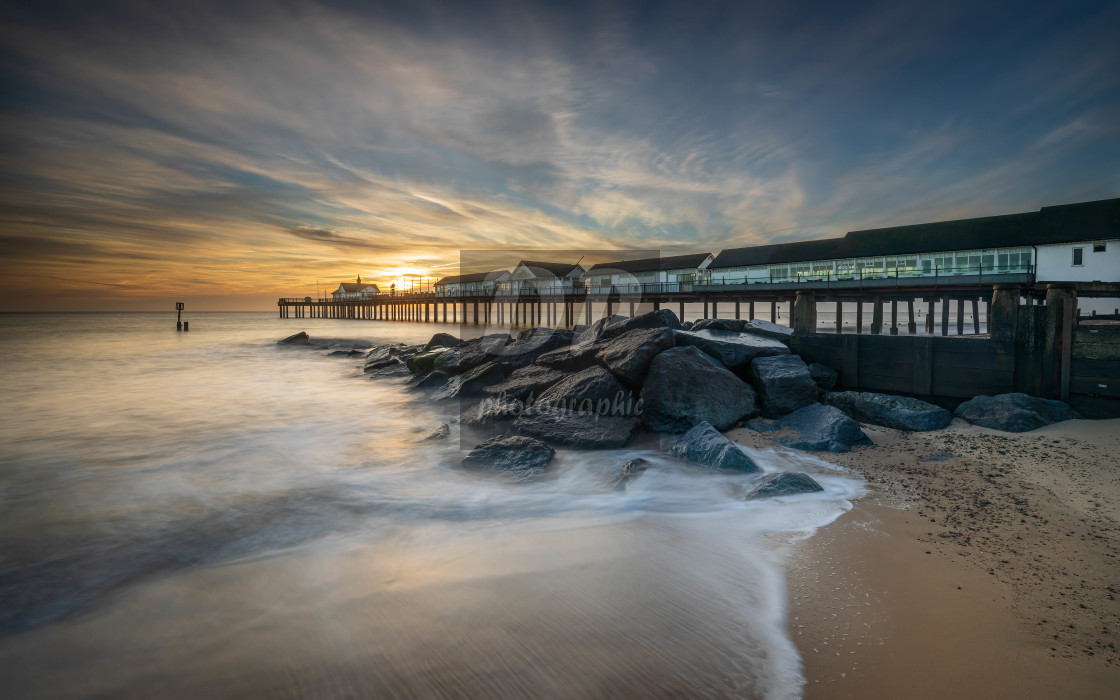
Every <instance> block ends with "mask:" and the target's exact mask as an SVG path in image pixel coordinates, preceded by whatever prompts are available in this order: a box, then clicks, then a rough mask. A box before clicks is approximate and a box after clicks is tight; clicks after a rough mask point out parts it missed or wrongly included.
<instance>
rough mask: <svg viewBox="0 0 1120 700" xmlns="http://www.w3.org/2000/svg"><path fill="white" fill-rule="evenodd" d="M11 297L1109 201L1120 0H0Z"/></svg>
mask: <svg viewBox="0 0 1120 700" xmlns="http://www.w3.org/2000/svg"><path fill="white" fill-rule="evenodd" d="M0 123H2V128H0V286H2V289H0V310H4V311H13V310H20V311H35V310H82V311H91V310H147V309H151V310H163V309H166V308H173V303H174V302H175V301H185V302H186V303H187V304H188V309H194V310H203V309H214V310H225V309H229V310H233V309H245V310H251V309H259V310H267V309H270V308H275V303H276V299H277V297H281V296H299V297H303V296H306V295H308V294H311V295H313V294H314V293H315V292H316V289H319V290H322V291H328V290H329V289H333V288H335V287H337V285H338V283H339V282H341V281H351V280H353V279H354V278H355V277H356V276H358V275H361V277H362V279H363V281H373V282H377V283H380V284H383V285H387V284H388V283H390V282H391V281H393V280H396V281H398V282H400V281H402V280H405V279H406V278H407V276H408V275H416V276H418V279H422V280H423V279H426V280H428V281H430V280H432V279H434V278H437V277H440V276H442V275H445V274H449V273H450V274H455V273H457V272H458V267H459V260H460V251H463V250H468V251H479V250H490V249H497V250H510V249H518V250H521V249H525V250H533V249H536V248H540V249H557V248H564V249H570V250H580V249H588V250H608V251H609V250H614V249H620V250H625V249H630V250H634V249H640V250H657V251H662V253H663V254H666V255H669V254H679V253H684V252H695V251H709V252H717V251H719V250H721V249H723V248H730V247H738V246H744V245H753V244H760V243H770V242H783V241H791V240H806V239H813V238H822V237H831V236H838V235H843V234H844V233H845V232H846V231H849V230H858V229H864V228H872V227H877V226H892V225H903V224H911V223H921V222H925V221H938V220H947V219H954V218H963V217H969V216H984V215H995V214H1005V213H1014V212H1020V211H1031V210H1036V209H1038V208H1039V207H1041V206H1046V205H1051V204H1063V203H1068V202H1078V201H1089V200H1094V199H1104V198H1108V197H1116V196H1120V4H1117V3H1115V2H1099V3H1095V2H1064V3H1055V2H1052V1H1049V2H1045V3H1035V2H1007V3H991V2H975V1H973V2H955V1H954V0H946V1H939V2H922V3H906V2H899V1H898V0H895V1H890V2H866V3H863V2H854V3H800V2H796V1H787V2H749V1H748V2H727V3H719V2H704V1H702V0H690V1H689V2H666V3H657V2H653V3H645V2H641V3H639V2H606V3H598V2H595V3H583V2H578V1H577V2H557V3H541V4H536V3H532V2H527V1H521V2H510V3H506V2H485V1H472V2H456V3H448V2H427V1H425V0H419V1H414V0H413V1H409V2H399V3H380V2H367V3H361V2H329V3H311V2H299V1H286V0H279V1H274V2H263V3H254V2H229V1H228V0H224V1H222V2H213V3H208V2H190V3H167V2H155V3H141V2H128V3H88V2H49V1H44V0H38V1H37V2H34V3H26V4H20V3H4V4H3V5H0Z"/></svg>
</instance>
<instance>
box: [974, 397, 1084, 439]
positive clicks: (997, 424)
mask: <svg viewBox="0 0 1120 700" xmlns="http://www.w3.org/2000/svg"><path fill="white" fill-rule="evenodd" d="M955 413H956V415H957V417H958V418H963V419H965V420H966V421H968V422H969V423H972V424H974V425H979V426H982V427H984V428H992V429H994V430H1004V431H1007V432H1009V433H1025V432H1027V431H1028V430H1037V429H1038V428H1041V427H1043V426H1045V425H1050V424H1051V423H1060V422H1061V421H1064V420H1071V419H1079V418H1081V416H1080V415H1079V414H1078V413H1077V411H1074V410H1073V409H1072V408H1070V407H1069V404H1067V403H1065V402H1062V401H1057V400H1054V399H1039V398H1035V397H1034V396H1028V395H1027V394H1018V393H1015V394H999V395H997V396H977V397H976V398H974V399H969V400H968V401H965V402H964V403H962V404H961V405H960V406H957V410H956V412H955Z"/></svg>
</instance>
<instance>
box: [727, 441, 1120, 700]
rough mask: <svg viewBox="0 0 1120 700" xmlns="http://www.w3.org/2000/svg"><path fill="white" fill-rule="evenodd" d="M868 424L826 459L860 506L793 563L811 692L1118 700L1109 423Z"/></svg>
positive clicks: (1116, 496) (1114, 455)
mask: <svg viewBox="0 0 1120 700" xmlns="http://www.w3.org/2000/svg"><path fill="white" fill-rule="evenodd" d="M863 427H864V430H865V432H867V434H868V435H869V436H870V437H871V438H872V440H873V441H874V442H875V445H874V446H873V447H864V448H858V447H857V448H855V449H854V450H852V451H851V452H849V453H846V454H837V455H826V456H825V458H826V459H828V460H829V461H832V462H834V463H836V464H840V465H842V466H844V467H846V468H848V469H851V470H852V471H854V472H856V473H858V474H861V475H862V476H863V477H864V478H865V479H866V480H867V481H868V483H869V485H870V487H871V493H870V494H869V495H868V496H867V497H865V498H863V499H861V500H860V501H859V502H857V503H856V505H855V507H854V508H853V509H852V510H851V511H850V512H849V513H847V514H846V515H845V516H843V517H842V518H840V519H839V520H837V521H836V522H835V523H833V524H832V525H830V526H828V527H827V528H825V529H823V530H822V531H821V532H819V533H817V535H815V536H814V537H812V538H810V539H809V540H807V541H806V542H804V543H803V544H802V545H801V546H800V547H799V548H798V549H797V551H796V553H795V554H794V555H793V559H792V561H791V562H790V566H789V580H790V603H791V615H790V625H791V630H790V631H791V635H792V636H793V639H794V641H795V642H796V643H797V645H798V647H799V648H800V650H801V653H802V656H803V658H804V663H805V677H806V682H807V686H806V689H805V696H806V697H807V698H899V697H907V698H925V697H929V698H935V697H936V698H944V697H977V698H979V697H983V698H1054V697H1070V698H1072V697H1077V698H1098V697H1099V698H1111V697H1115V693H1116V688H1118V687H1120V655H1118V653H1117V649H1116V643H1117V641H1118V637H1117V630H1120V604H1118V603H1117V601H1116V596H1117V594H1118V593H1120V591H1118V590H1117V589H1118V587H1120V564H1118V561H1117V555H1118V552H1120V420H1110V421H1069V422H1066V423H1059V424H1055V425H1052V426H1048V427H1046V428H1043V429H1041V430H1037V431H1034V432H1030V433H1023V434H1011V433H1003V432H999V431H994V430H987V429H984V428H978V427H975V426H972V425H969V424H967V423H964V422H962V421H960V420H955V421H954V422H953V424H952V425H951V426H950V427H949V428H947V429H946V430H943V431H937V432H932V433H904V432H899V431H895V430H890V429H885V428H878V427H875V426H869V425H864V426H863ZM733 437H734V438H735V439H736V440H737V441H739V442H740V443H741V444H745V445H748V446H752V445H758V446H761V445H764V444H767V443H768V442H769V441H768V440H767V439H766V438H764V437H762V436H760V435H758V434H755V433H752V432H751V431H749V430H745V429H737V430H736V431H735V433H734V435H733ZM933 456H936V457H937V458H935V459H934V460H930V459H929V458H930V457H933Z"/></svg>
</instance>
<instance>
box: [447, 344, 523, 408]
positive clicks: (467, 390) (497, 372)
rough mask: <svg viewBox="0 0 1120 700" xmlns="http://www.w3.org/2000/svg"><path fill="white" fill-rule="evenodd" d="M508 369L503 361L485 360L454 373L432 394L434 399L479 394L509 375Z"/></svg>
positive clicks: (509, 368)
mask: <svg viewBox="0 0 1120 700" xmlns="http://www.w3.org/2000/svg"><path fill="white" fill-rule="evenodd" d="M448 352H451V351H448ZM510 371H512V369H511V367H510V366H509V365H508V364H506V363H505V362H487V363H485V364H482V365H479V366H478V367H475V368H474V369H471V370H468V371H466V372H464V373H463V374H456V375H454V376H453V377H451V379H449V380H448V381H447V383H446V384H444V385H443V386H442V387H440V388H439V389H437V390H436V391H435V393H434V394H432V396H433V397H434V398H436V399H457V398H467V397H473V396H481V395H482V390H483V389H484V388H486V387H488V386H490V385H491V384H496V383H498V382H500V381H502V380H503V379H505V378H506V377H507V376H509V373H510Z"/></svg>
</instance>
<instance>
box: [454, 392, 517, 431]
mask: <svg viewBox="0 0 1120 700" xmlns="http://www.w3.org/2000/svg"><path fill="white" fill-rule="evenodd" d="M523 410H525V404H524V403H523V402H521V401H519V400H517V399H509V398H506V397H504V396H499V397H489V396H488V397H486V398H484V399H482V401H479V402H478V404H477V405H474V406H469V407H467V408H463V409H462V410H461V411H460V413H459V423H461V424H463V425H491V424H493V423H497V422H499V421H503V420H513V419H514V418H517V416H519V415H521V412H522V411H523Z"/></svg>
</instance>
